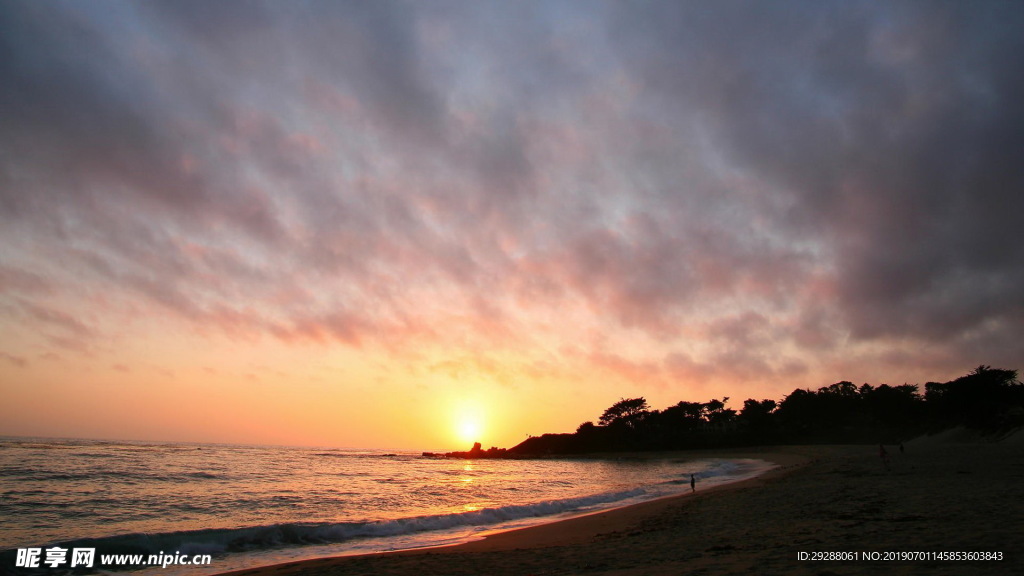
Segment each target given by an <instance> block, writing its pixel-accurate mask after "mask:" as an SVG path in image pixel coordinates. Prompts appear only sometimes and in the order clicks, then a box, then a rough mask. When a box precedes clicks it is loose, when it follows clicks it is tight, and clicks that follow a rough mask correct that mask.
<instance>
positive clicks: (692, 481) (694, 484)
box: [690, 474, 697, 492]
mask: <svg viewBox="0 0 1024 576" xmlns="http://www.w3.org/2000/svg"><path fill="white" fill-rule="evenodd" d="M696 491H697V480H696V479H695V478H694V477H693V474H690V492H696Z"/></svg>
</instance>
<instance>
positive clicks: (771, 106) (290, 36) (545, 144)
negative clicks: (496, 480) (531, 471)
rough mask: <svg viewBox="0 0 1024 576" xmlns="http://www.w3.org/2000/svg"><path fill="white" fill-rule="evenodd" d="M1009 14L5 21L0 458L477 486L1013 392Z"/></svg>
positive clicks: (1017, 320) (1019, 314)
mask: <svg viewBox="0 0 1024 576" xmlns="http://www.w3.org/2000/svg"><path fill="white" fill-rule="evenodd" d="M1021 102H1024V4H1021V3H1017V2H998V1H987V2H936V1H928V2H913V1H904V2H857V1H841V2H829V1H821V0H813V1H808V2H791V1H781V0H780V1H775V0H773V1H770V2H769V1H759V2H758V1H744V2H731V1H728V0H726V1H716V2H705V1H693V2H654V3H647V2H633V1H622V2H598V1H570V2H558V1H550V0H544V1H536V2H530V1H526V2H469V1H455V2H450V1H439V2H388V1H382V2H362V1H358V2H341V1H330V2H253V1H239V0H228V1H223V2H205V1H199V2H192V1H179V0H175V1H173V2H117V1H112V0H97V1H95V2H70V1H50V0H43V1H37V2H27V1H20V0H17V1H16V0H0V399H2V401H0V434H3V435H22V436H26V435H27V436H50V437H88V438H111V439H137V440H166V441H197V442H232V443H261V444H262V443H270V444H296V445H317V446H342V447H379V448H401V449H411V450H416V449H424V450H427V449H467V448H468V447H469V446H468V443H469V442H470V439H471V438H475V439H476V440H478V441H480V442H482V443H483V444H484V446H485V447H488V446H492V445H495V446H501V447H510V446H512V445H514V444H516V443H518V442H520V441H522V440H523V439H525V438H526V437H527V435H531V434H532V435H539V434H542V433H545V432H571V431H573V430H575V428H576V427H577V426H578V425H579V424H580V423H582V422H584V421H596V420H597V418H598V417H599V416H600V414H601V412H602V411H603V410H604V408H607V407H608V406H610V405H611V404H613V403H614V402H616V401H617V400H619V399H620V398H623V397H625V398H630V397H637V396H643V397H645V398H646V399H647V400H648V402H649V403H650V404H651V406H652V407H653V408H659V409H661V408H665V407H668V406H670V405H672V404H675V403H676V402H679V401H680V400H687V401H707V400H709V399H711V398H722V397H729V398H730V401H729V404H730V405H732V406H733V407H736V408H738V407H741V406H742V402H743V400H745V399H747V398H755V399H762V398H772V399H776V400H780V399H781V398H783V397H784V396H785V395H786V394H788V393H790V392H791V391H793V390H794V389H796V388H812V389H814V388H818V387H820V386H825V385H828V384H831V383H834V382H838V381H841V380H850V381H853V382H855V383H857V384H858V385H859V384H860V383H864V382H868V383H872V384H874V385H878V384H882V383H889V384H903V383H911V384H924V383H925V382H928V381H946V380H949V379H952V378H955V377H957V376H960V375H963V374H966V373H968V372H970V371H971V370H972V369H973V368H975V367H976V366H978V365H981V364H985V365H992V366H994V367H999V368H1008V369H1020V368H1024V242H1022V241H1021V239H1020V235H1021V216H1022V215H1024V162H1022V161H1021V159H1022V155H1024V106H1022V105H1021Z"/></svg>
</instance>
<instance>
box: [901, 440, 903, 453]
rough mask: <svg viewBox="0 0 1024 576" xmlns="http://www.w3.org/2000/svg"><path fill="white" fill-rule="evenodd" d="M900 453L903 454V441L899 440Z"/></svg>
mask: <svg viewBox="0 0 1024 576" xmlns="http://www.w3.org/2000/svg"><path fill="white" fill-rule="evenodd" d="M900 454H903V442H900Z"/></svg>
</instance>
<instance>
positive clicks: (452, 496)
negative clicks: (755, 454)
mask: <svg viewBox="0 0 1024 576" xmlns="http://www.w3.org/2000/svg"><path fill="white" fill-rule="evenodd" d="M770 467H771V465H770V464H768V463H766V462H763V461H759V460H735V459H733V460H728V459H715V458H708V459H701V460H690V461H684V460H679V459H671V458H669V459H656V460H635V459H622V460H573V459H564V460H446V459H434V458H423V457H421V456H420V455H419V454H403V453H385V452H381V451H372V450H338V449H321V448H288V447H266V446H230V445H199V444H169V443H168V444H163V443H141V442H100V441H93V440H49V439H46V440H40V439H24V438H8V439H0V517H2V518H4V522H3V523H2V524H0V550H11V549H16V548H26V547H46V546H47V545H50V544H53V543H63V544H73V543H79V544H81V545H88V546H89V547H95V548H96V550H97V554H98V555H99V554H103V553H145V554H156V553H157V552H165V553H170V554H173V553H175V552H180V553H181V554H211V555H212V556H213V562H212V565H211V566H209V567H206V568H198V567H194V566H190V567H187V568H182V567H179V568H178V570H177V571H176V570H175V567H173V566H172V567H169V568H167V569H162V568H156V569H155V570H159V572H160V574H162V575H164V576H173V575H174V574H175V573H177V572H180V573H187V574H189V575H191V576H198V575H200V574H211V573H218V572H224V571H226V570H233V569H239V568H244V567H248V566H254V565H263V564H272V563H277V562H285V561H290V560H298V559H304V558H314V557H322V556H334V555H340V554H353V553H362V552H369V551H379V550H391V549H398V548H415V547H421V546H431V545H439V544H448V543H454V542H459V541H465V540H467V539H472V538H474V537H479V535H481V534H483V533H486V532H490V531H494V530H498V529H508V528H512V527H519V526H524V525H529V524H536V523H541V522H546V521H551V520H553V519H557V518H560V517H564V516H569V515H579V514H583V513H588V512H592V511H596V510H600V509H604V508H610V507H615V506H622V505H626V504H630V503H634V502H638V501H642V500H647V499H652V498H657V497H661V496H666V495H669V494H672V493H675V492H680V491H684V490H689V474H691V473H692V474H695V475H696V477H697V479H698V482H699V483H700V485H701V486H702V487H706V486H711V485H715V484H720V483H724V482H729V481H735V480H740V479H744V478H749V477H751V476H754V475H756V474H758V473H760V472H763V471H764V470H766V469H768V468H770ZM85 540H89V541H88V542H85ZM7 556H10V555H9V554H7V555H5V560H4V561H5V562H7V559H6V557H7ZM151 571H152V569H151ZM154 573H155V572H154Z"/></svg>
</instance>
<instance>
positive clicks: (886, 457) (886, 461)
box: [878, 444, 889, 471]
mask: <svg viewBox="0 0 1024 576" xmlns="http://www.w3.org/2000/svg"><path fill="white" fill-rule="evenodd" d="M878 457H879V458H881V459H882V465H883V466H885V469H886V471H888V470H889V453H888V452H886V450H885V446H883V445H881V444H879V445H878Z"/></svg>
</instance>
